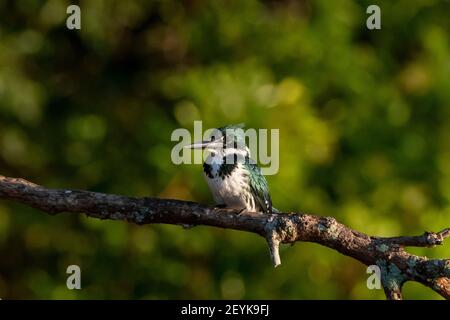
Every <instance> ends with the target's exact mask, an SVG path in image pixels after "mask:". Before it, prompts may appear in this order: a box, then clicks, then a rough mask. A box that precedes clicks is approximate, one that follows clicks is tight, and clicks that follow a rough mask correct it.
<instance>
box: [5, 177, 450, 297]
mask: <svg viewBox="0 0 450 320" xmlns="http://www.w3.org/2000/svg"><path fill="white" fill-rule="evenodd" d="M0 199H7V200H12V201H16V202H19V203H22V204H25V205H28V206H31V207H33V208H36V209H39V210H41V211H44V212H47V213H50V214H57V213H61V212H76V213H85V214H86V215H87V216H90V217H94V218H99V219H112V220H124V221H127V222H132V223H136V224H139V225H142V224H151V223H165V224H175V225H194V226H195V225H206V226H213V227H219V228H227V229H234V230H241V231H247V232H252V233H256V234H258V235H260V236H262V237H264V238H265V239H266V241H267V242H268V244H269V250H270V256H271V259H272V262H273V264H274V266H278V265H279V264H280V263H281V260H280V255H279V244H280V243H294V242H296V241H308V242H315V243H318V244H321V245H324V246H326V247H329V248H331V249H334V250H337V251H338V252H340V253H342V254H344V255H346V256H349V257H352V258H354V259H356V260H358V261H360V262H362V263H363V264H365V265H368V266H369V265H377V266H378V267H379V268H380V270H381V283H382V285H383V288H384V291H385V293H386V296H387V298H388V299H402V293H401V288H402V286H403V284H404V283H405V282H407V281H417V282H420V283H422V284H423V285H425V286H427V287H429V288H431V289H432V290H434V291H435V292H437V293H439V294H440V295H441V296H443V297H444V298H446V299H449V300H450V260H449V259H441V260H439V259H432V260H429V259H428V258H426V257H421V256H416V255H412V254H409V253H408V252H406V251H405V250H404V247H405V246H416V247H429V246H435V245H440V244H442V242H443V241H444V239H445V238H447V237H448V236H450V228H447V229H444V230H442V231H441V232H437V233H434V232H426V233H425V234H423V235H421V236H408V237H393V238H383V237H371V236H368V235H366V234H364V233H361V232H358V231H355V230H352V229H350V228H349V227H347V226H345V225H343V224H341V223H339V222H337V221H336V220H335V219H334V218H331V217H319V216H314V215H309V214H302V213H277V214H275V213H274V214H271V215H263V214H257V213H242V214H239V213H238V212H236V211H234V210H229V209H219V208H211V207H207V206H204V205H201V204H198V203H194V202H188V201H179V200H166V199H155V198H133V197H125V196H118V195H109V194H103V193H96V192H89V191H79V190H59V189H47V188H44V187H42V186H39V185H36V184H34V183H31V182H28V181H26V180H23V179H16V178H7V177H4V176H0Z"/></svg>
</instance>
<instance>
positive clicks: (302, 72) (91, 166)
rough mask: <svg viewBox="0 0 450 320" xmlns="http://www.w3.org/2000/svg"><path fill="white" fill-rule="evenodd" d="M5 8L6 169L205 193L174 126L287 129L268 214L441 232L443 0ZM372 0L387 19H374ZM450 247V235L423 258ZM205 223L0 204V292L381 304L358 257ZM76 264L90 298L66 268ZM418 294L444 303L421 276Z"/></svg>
mask: <svg viewBox="0 0 450 320" xmlns="http://www.w3.org/2000/svg"><path fill="white" fill-rule="evenodd" d="M75 3H78V4H79V5H80V7H81V11H82V29H81V30H80V31H76V30H72V31H71V30H68V29H67V28H66V27H65V19H66V17H67V14H66V8H67V6H68V5H69V4H70V1H64V0H47V1H43V0H17V1H12V0H9V1H8V0H0V174H3V175H8V176H14V177H24V178H27V179H29V180H32V181H34V182H37V183H40V184H43V185H46V186H49V187H60V188H79V189H89V190H95V191H101V192H111V193H119V194H125V195H133V196H154V197H169V198H177V199H188V200H194V201H199V202H202V203H209V204H212V198H211V196H210V194H209V191H208V190H207V186H206V183H205V182H204V181H203V177H202V173H201V170H202V169H201V166H195V165H181V166H175V165H174V164H173V163H172V162H171V160H170V151H171V148H172V147H173V146H174V143H173V142H171V141H170V134H171V132H172V130H174V129H175V128H180V127H183V128H188V129H189V130H192V127H193V121H194V120H202V121H203V122H204V126H206V127H208V128H210V127H214V126H221V125H225V124H229V123H238V122H245V123H246V124H247V126H248V127H255V128H279V129H280V139H281V141H280V170H279V173H278V174H277V175H275V176H269V177H268V181H269V185H270V187H271V193H272V198H273V201H274V205H275V206H276V207H277V208H279V209H283V210H292V211H306V212H311V213H315V214H320V215H331V216H334V217H336V218H337V219H338V220H339V221H341V222H343V223H345V224H347V225H349V226H351V227H352V228H355V229H357V230H359V231H362V232H366V233H369V234H373V235H380V236H395V235H402V234H404V235H409V234H420V233H422V232H423V231H424V230H434V231H438V230H440V229H442V228H444V227H448V226H449V220H450V219H449V218H450V143H449V141H450V43H449V39H450V37H449V33H450V20H449V19H448V13H449V12H450V2H449V1H438V0H435V1H431V0H415V1H406V0H399V1H365V0H364V1H349V0H340V1H327V0H318V1H312V0H311V1H306V0H303V1H255V0H242V1H222V0H220V1H201V0H193V1H176V0H161V1H139V0H131V1H119V0H115V1H102V0H89V1H88V0H84V1H76V2H75ZM369 4H378V5H379V6H380V7H381V11H382V30H374V31H369V30H368V29H367V28H366V18H367V16H368V15H367V14H366V13H365V12H366V8H367V6H368V5H369ZM411 252H414V253H417V254H423V255H427V256H429V257H441V258H445V257H447V258H448V257H449V254H450V246H449V245H448V243H447V245H445V246H442V247H439V248H434V249H411ZM281 254H282V259H283V264H282V265H281V266H280V267H279V268H277V269H273V268H272V266H271V263H270V260H269V256H268V250H267V247H266V244H265V243H264V241H262V240H261V239H260V238H259V237H257V236H255V235H252V234H247V233H243V232H237V231H231V230H219V229H214V228H207V227H196V228H194V229H191V230H183V229H182V228H181V227H177V226H163V225H161V226H159V225H154V226H135V225H131V224H126V223H123V222H112V221H98V220H95V219H90V218H86V217H84V216H81V215H59V216H54V217H51V216H48V215H45V214H41V213H39V212H37V211H36V210H33V209H30V208H27V207H24V206H21V205H16V204H13V203H10V202H4V201H3V202H1V203H0V297H1V298H6V299H7V298H37V299H53V298H62V299H66V298H67V299H80V298H89V299H98V298H124V299H129V298H137V299H149V298H150V299H153V298H238V299H239V298H258V299H270V298H274V299H280V298H285V299H316V298H323V299H336V298H339V299H379V298H384V294H383V292H382V290H368V289H367V288H366V279H367V276H368V275H367V274H366V270H365V267H364V266H363V265H361V264H360V263H358V262H356V261H353V260H352V259H350V258H348V257H345V256H343V255H340V254H338V253H336V252H334V251H332V250H330V249H328V248H323V247H320V246H318V245H316V244H309V243H297V244H296V245H295V246H293V247H283V248H282V252H281ZM70 264H77V265H79V266H80V267H81V269H82V287H83V289H82V290H80V291H76V290H75V291H69V290H67V289H66V286H65V283H66V277H67V275H66V273H65V271H66V267H67V266H68V265H70ZM405 296H406V297H407V298H416V299H417V298H424V299H429V298H433V299H434V298H438V296H437V295H436V294H435V293H434V292H432V291H431V290H429V289H428V288H423V287H422V286H420V285H418V284H413V283H408V284H406V285H405Z"/></svg>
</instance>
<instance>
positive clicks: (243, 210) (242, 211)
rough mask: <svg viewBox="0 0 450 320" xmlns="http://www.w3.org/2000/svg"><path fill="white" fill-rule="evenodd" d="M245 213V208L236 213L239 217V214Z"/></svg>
mask: <svg viewBox="0 0 450 320" xmlns="http://www.w3.org/2000/svg"><path fill="white" fill-rule="evenodd" d="M245 212H247V208H245V207H244V208H242V209H241V210H239V211H238V213H237V215H240V214H241V213H245Z"/></svg>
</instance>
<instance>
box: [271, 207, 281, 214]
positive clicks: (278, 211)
mask: <svg viewBox="0 0 450 320" xmlns="http://www.w3.org/2000/svg"><path fill="white" fill-rule="evenodd" d="M280 212H281V211H280V210H278V209H277V208H274V207H272V213H280Z"/></svg>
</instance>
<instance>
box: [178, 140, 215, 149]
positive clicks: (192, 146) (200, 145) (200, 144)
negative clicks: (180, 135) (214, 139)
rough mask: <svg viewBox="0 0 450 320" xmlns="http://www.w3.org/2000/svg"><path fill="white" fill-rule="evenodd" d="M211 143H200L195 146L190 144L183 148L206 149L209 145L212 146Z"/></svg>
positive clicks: (195, 143)
mask: <svg viewBox="0 0 450 320" xmlns="http://www.w3.org/2000/svg"><path fill="white" fill-rule="evenodd" d="M210 143H211V141H199V142H194V143H193V144H189V145H187V146H184V147H183V148H185V149H205V148H206V147H207V146H208V144H210Z"/></svg>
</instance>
